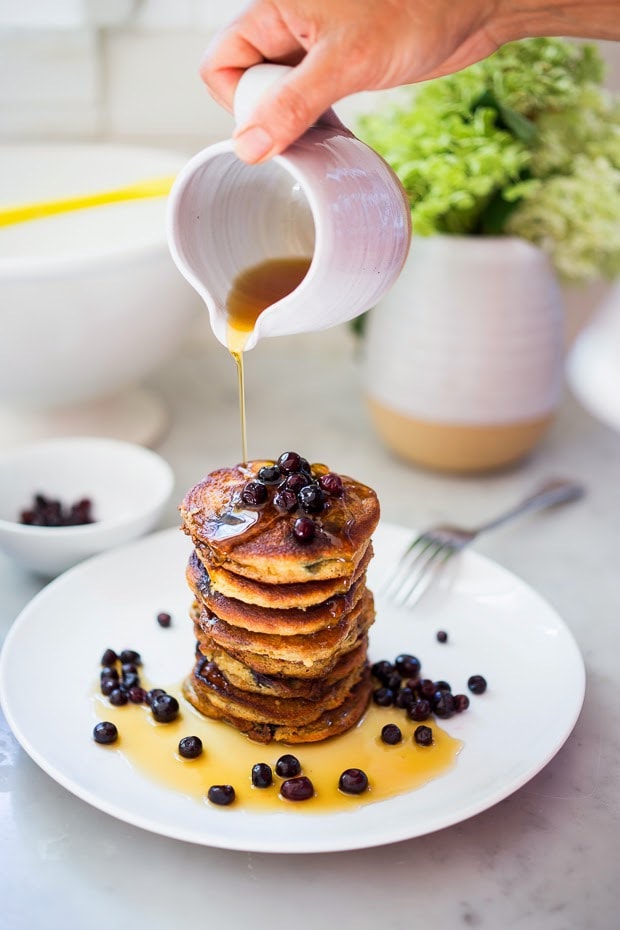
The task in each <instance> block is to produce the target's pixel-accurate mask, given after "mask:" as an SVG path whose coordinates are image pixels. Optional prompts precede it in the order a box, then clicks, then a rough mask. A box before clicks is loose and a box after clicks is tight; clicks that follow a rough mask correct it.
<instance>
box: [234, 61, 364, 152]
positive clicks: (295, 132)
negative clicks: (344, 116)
mask: <svg viewBox="0 0 620 930" xmlns="http://www.w3.org/2000/svg"><path fill="white" fill-rule="evenodd" d="M337 61H338V56H337V55H336V54H335V51H334V50H333V49H331V48H330V46H329V45H328V44H327V43H325V44H317V45H315V46H313V47H312V49H311V50H310V51H309V52H308V54H307V55H306V57H305V58H304V59H303V60H302V61H301V62H300V64H298V65H297V66H296V67H295V68H294V69H293V70H292V71H291V72H290V73H289V74H287V75H286V77H284V78H282V79H281V80H280V81H278V82H277V84H275V85H274V86H273V87H271V88H269V90H267V91H266V92H265V93H264V94H263V96H262V97H261V98H260V100H259V102H258V104H257V105H256V107H255V109H254V111H253V112H252V113H251V115H250V116H249V118H248V119H247V120H246V121H245V123H243V124H242V125H241V126H239V127H237V129H236V130H235V132H234V135H233V139H234V140H235V151H236V153H237V155H238V156H239V158H241V159H242V160H243V161H247V162H249V163H251V164H254V163H257V162H261V161H266V160H267V159H268V158H270V157H271V156H272V155H278V154H279V153H280V152H282V151H283V150H284V149H285V148H287V146H289V145H290V144H291V143H292V142H294V141H295V140H296V139H298V138H299V137H300V136H301V135H302V134H303V133H304V132H305V131H306V129H308V128H309V127H310V126H312V124H313V123H315V122H316V121H317V120H318V118H319V117H320V116H321V114H322V113H324V112H325V111H326V110H328V109H329V107H331V105H332V104H333V103H334V102H335V101H336V100H340V98H341V97H345V96H346V95H347V94H350V93H353V92H354V91H356V90H359V89H361V85H356V84H355V83H354V82H352V81H351V79H350V77H349V78H348V77H347V75H346V74H344V73H343V70H344V69H342V67H340V68H338V67H336V63H337Z"/></svg>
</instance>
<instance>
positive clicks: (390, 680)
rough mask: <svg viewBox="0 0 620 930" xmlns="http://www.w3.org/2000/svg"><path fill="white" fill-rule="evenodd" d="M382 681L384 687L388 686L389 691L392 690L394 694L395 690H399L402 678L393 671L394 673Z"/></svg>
mask: <svg viewBox="0 0 620 930" xmlns="http://www.w3.org/2000/svg"><path fill="white" fill-rule="evenodd" d="M384 683H385V687H386V688H389V689H390V691H393V692H394V694H396V692H397V691H399V690H400V686H401V683H402V678H401V677H400V675H397V674H396V672H394V674H392V675H388V677H387V678H386V679H385V682H384Z"/></svg>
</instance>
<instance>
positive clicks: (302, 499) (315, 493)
mask: <svg viewBox="0 0 620 930" xmlns="http://www.w3.org/2000/svg"><path fill="white" fill-rule="evenodd" d="M297 499H298V501H299V506H300V507H301V509H302V510H305V512H306V513H320V512H321V511H322V510H323V507H324V506H325V495H324V494H323V491H322V490H321V489H320V487H319V486H318V484H307V485H306V487H305V488H302V489H301V491H299V493H298V495H297Z"/></svg>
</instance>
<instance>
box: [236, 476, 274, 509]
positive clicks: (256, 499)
mask: <svg viewBox="0 0 620 930" xmlns="http://www.w3.org/2000/svg"><path fill="white" fill-rule="evenodd" d="M268 493H269V492H268V491H267V486H266V485H264V484H263V482H262V481H248V483H247V484H246V486H245V487H244V489H243V491H242V492H241V500H242V501H243V503H244V504H247V505H248V507H260V506H261V505H262V504H264V503H265V501H266V500H267V497H268Z"/></svg>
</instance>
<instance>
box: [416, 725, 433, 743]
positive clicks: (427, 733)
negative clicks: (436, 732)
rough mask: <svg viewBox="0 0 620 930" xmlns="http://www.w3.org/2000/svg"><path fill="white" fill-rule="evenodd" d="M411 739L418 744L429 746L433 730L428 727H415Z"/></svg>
mask: <svg viewBox="0 0 620 930" xmlns="http://www.w3.org/2000/svg"><path fill="white" fill-rule="evenodd" d="M413 739H414V741H415V742H416V743H417V744H418V746H430V745H431V743H432V742H433V731H432V730H431V728H430V727H425V726H420V727H416V729H415V732H414V734H413Z"/></svg>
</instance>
